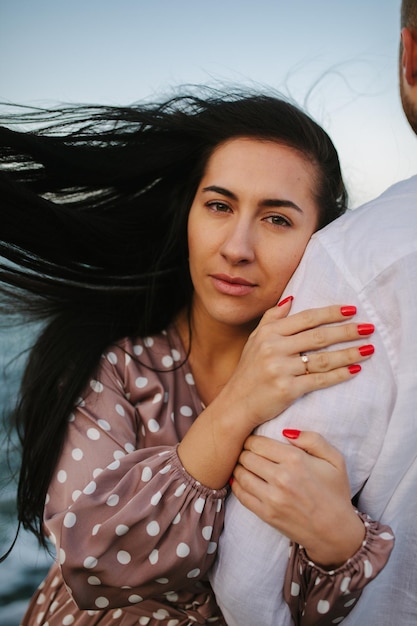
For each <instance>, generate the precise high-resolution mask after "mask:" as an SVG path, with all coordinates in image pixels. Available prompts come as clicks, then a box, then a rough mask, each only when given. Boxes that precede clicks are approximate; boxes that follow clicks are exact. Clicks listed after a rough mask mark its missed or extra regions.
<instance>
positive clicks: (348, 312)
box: [340, 306, 356, 317]
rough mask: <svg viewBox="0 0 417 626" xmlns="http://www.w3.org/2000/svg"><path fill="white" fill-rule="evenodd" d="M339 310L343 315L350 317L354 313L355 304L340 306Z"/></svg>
mask: <svg viewBox="0 0 417 626" xmlns="http://www.w3.org/2000/svg"><path fill="white" fill-rule="evenodd" d="M340 312H341V314H342V315H344V316H345V317H351V316H352V315H355V313H356V307H355V306H341V307H340Z"/></svg>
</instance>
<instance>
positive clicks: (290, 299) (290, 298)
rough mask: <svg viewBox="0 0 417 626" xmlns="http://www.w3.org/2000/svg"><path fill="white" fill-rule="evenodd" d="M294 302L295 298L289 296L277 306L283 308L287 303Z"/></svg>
mask: <svg viewBox="0 0 417 626" xmlns="http://www.w3.org/2000/svg"><path fill="white" fill-rule="evenodd" d="M292 300H294V296H288V298H284V300H281V302H278V304H277V306H282V305H283V304H286V303H287V302H291V301H292Z"/></svg>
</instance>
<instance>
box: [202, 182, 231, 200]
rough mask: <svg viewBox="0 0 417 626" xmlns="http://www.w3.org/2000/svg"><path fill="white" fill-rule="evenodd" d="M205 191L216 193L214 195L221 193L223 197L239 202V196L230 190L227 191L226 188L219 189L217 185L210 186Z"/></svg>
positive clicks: (204, 188)
mask: <svg viewBox="0 0 417 626" xmlns="http://www.w3.org/2000/svg"><path fill="white" fill-rule="evenodd" d="M203 191H214V193H219V194H221V195H222V196H226V197H227V198H230V199H231V200H237V199H238V198H237V195H236V194H234V193H233V191H230V190H229V189H225V187H218V186H217V185H209V186H208V187H203Z"/></svg>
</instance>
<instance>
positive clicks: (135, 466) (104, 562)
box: [45, 346, 227, 609]
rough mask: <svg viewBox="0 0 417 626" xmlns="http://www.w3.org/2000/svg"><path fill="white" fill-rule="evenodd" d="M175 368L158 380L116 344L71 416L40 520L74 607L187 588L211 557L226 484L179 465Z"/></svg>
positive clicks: (130, 601)
mask: <svg viewBox="0 0 417 626" xmlns="http://www.w3.org/2000/svg"><path fill="white" fill-rule="evenodd" d="M130 352H131V354H133V353H132V351H131V350H130ZM163 354H165V352H163ZM145 358H146V355H145V354H142V355H141V360H142V361H144V359H145ZM129 361H130V364H128V365H126V362H129ZM174 375H175V373H174V374H169V373H167V374H165V381H171V387H168V383H166V386H165V385H163V384H162V382H161V381H163V380H164V379H163V377H162V376H161V375H160V374H156V373H154V372H153V371H152V370H151V369H149V368H147V367H144V366H142V365H141V363H138V362H136V361H134V359H133V358H131V357H129V356H128V355H127V354H126V352H125V351H124V350H123V349H121V348H120V347H117V346H116V347H114V348H113V349H112V350H111V351H109V352H107V353H106V354H104V355H103V358H102V364H101V367H100V368H99V371H98V372H97V373H96V376H95V378H94V379H92V380H91V381H90V383H89V385H88V386H87V389H86V390H85V393H84V394H83V398H82V400H80V402H79V403H78V405H77V407H76V408H75V410H74V412H73V415H72V416H71V418H70V422H69V424H68V431H67V435H66V440H65V444H64V448H63V450H62V454H61V456H60V459H59V462H58V466H57V470H56V473H55V476H54V479H53V481H52V483H51V485H50V487H49V490H48V499H47V503H46V507H45V525H46V527H47V529H48V531H49V533H52V534H53V537H54V539H55V543H56V547H57V557H58V559H59V562H60V565H61V569H62V573H63V576H64V579H65V582H66V584H67V585H68V587H69V588H70V589H71V591H72V594H73V597H74V600H75V602H76V603H77V604H78V606H79V607H80V608H83V609H103V608H109V607H122V606H133V605H134V604H136V603H137V602H140V601H141V599H144V598H149V597H155V596H156V595H163V594H165V593H167V592H170V591H173V590H178V589H181V588H183V587H186V586H189V585H193V583H195V582H196V581H197V580H199V579H201V578H204V576H205V573H206V571H207V570H208V569H209V567H210V566H211V565H212V563H213V561H214V559H215V556H216V549H217V541H218V537H219V535H220V532H221V529H222V524H223V514H224V499H225V497H226V493H227V490H226V489H222V490H217V491H216V490H212V489H208V488H207V487H205V486H204V485H201V484H199V483H198V482H197V481H196V480H195V479H194V478H193V477H192V476H190V475H189V474H187V472H186V471H184V469H183V467H182V466H181V463H180V461H179V459H178V456H177V452H176V446H177V443H178V438H179V433H180V432H181V431H183V430H184V428H186V427H187V424H186V422H185V421H184V420H185V419H188V418H184V417H183V416H181V415H180V407H181V404H180V403H179V401H178V399H177V405H176V410H175V400H174V398H173V396H174V395H175V394H170V393H169V391H170V389H171V388H175V390H176V391H177V392H178V388H177V383H178V385H179V384H180V376H181V373H179V374H178V378H177V379H173V378H172V377H173V376H174ZM183 385H184V387H183V388H182V389H181V390H180V391H182V394H181V397H182V400H183V401H185V402H186V401H187V400H190V399H191V398H188V396H187V395H186V394H187V385H186V384H185V383H183ZM176 395H178V393H177V394H176ZM190 406H191V402H190ZM171 413H172V414H171ZM189 419H190V420H191V419H192V416H190V418H189Z"/></svg>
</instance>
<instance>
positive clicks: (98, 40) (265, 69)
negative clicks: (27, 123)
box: [0, 0, 417, 206]
mask: <svg viewBox="0 0 417 626" xmlns="http://www.w3.org/2000/svg"><path fill="white" fill-rule="evenodd" d="M399 7H400V0H349V1H346V0H285V1H284V0H251V1H248V0H210V1H209V2H208V1H207V0H194V1H192V0H71V1H69V0H68V1H67V0H0V99H1V100H3V101H4V100H6V101H8V102H18V103H25V104H48V105H49V104H54V103H60V102H88V103H90V102H93V103H110V104H130V103H132V102H134V101H137V100H140V99H142V98H149V97H152V96H154V97H155V98H159V96H160V94H161V93H162V94H166V93H169V92H170V89H171V88H173V87H176V86H177V85H180V84H190V83H193V84H195V83H204V84H215V83H216V82H217V81H221V82H222V83H226V84H229V83H232V84H234V85H236V84H238V85H241V84H247V85H250V86H257V87H260V88H265V89H268V88H270V87H272V88H273V89H275V90H281V91H283V92H284V93H285V94H286V95H290V96H292V97H293V98H294V99H295V100H296V101H297V102H298V103H299V104H301V105H302V106H305V107H306V109H307V110H308V111H309V112H310V114H312V115H313V117H315V119H316V120H317V121H318V122H319V123H321V124H322V125H323V126H324V127H325V128H326V130H327V131H328V132H329V134H330V135H331V137H332V139H333V140H334V142H335V144H336V146H337V148H338V151H339V154H340V157H341V161H342V166H343V170H344V174H345V178H346V181H347V184H348V186H349V190H350V195H351V204H352V205H353V206H356V205H357V204H359V203H360V202H363V201H365V200H367V199H369V198H371V197H373V196H374V195H375V194H377V193H379V192H381V191H383V189H385V187H386V186H387V185H389V184H390V183H392V182H395V181H396V180H399V179H401V178H405V177H408V176H410V175H412V174H414V173H416V172H417V139H416V138H415V136H414V135H413V134H412V132H411V130H410V129H409V128H408V125H407V122H406V120H405V118H404V115H403V113H402V109H401V106H400V101H399V96H398V88H397V85H398V79H397V55H398V42H399V30H400V29H399Z"/></svg>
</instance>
